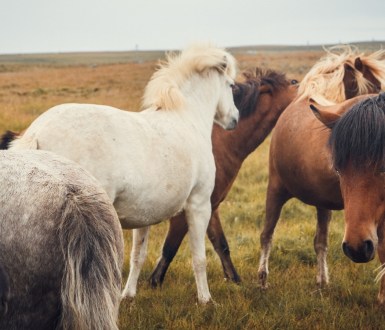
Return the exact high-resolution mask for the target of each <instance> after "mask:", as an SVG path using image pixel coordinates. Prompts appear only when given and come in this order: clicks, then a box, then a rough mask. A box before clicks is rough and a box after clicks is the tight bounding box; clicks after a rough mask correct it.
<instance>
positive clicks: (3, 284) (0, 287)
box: [0, 264, 10, 317]
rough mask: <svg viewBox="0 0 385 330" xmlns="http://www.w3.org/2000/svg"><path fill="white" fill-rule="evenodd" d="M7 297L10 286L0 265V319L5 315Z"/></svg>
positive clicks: (6, 275)
mask: <svg viewBox="0 0 385 330" xmlns="http://www.w3.org/2000/svg"><path fill="white" fill-rule="evenodd" d="M9 297H10V285H9V278H8V274H7V272H6V271H5V269H4V267H3V266H2V265H1V264H0V317H1V316H4V315H5V314H6V313H7V310H8V301H9Z"/></svg>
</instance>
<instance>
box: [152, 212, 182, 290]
mask: <svg viewBox="0 0 385 330" xmlns="http://www.w3.org/2000/svg"><path fill="white" fill-rule="evenodd" d="M187 231H188V226H187V221H186V216H185V213H184V212H182V213H181V214H179V215H177V216H175V217H173V218H171V219H170V226H169V228H168V232H167V236H166V239H165V241H164V244H163V249H162V255H161V257H160V258H159V259H158V261H157V264H156V266H155V268H154V270H153V272H152V274H151V276H150V279H149V282H150V285H151V287H153V288H156V287H158V286H161V285H162V284H163V280H164V277H165V275H166V272H167V269H168V267H169V266H170V264H171V262H172V260H173V259H174V257H175V255H176V253H177V252H178V249H179V247H180V245H181V243H182V241H183V239H184V237H185V236H186V234H187Z"/></svg>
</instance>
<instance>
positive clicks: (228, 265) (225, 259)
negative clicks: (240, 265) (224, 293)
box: [207, 209, 241, 283]
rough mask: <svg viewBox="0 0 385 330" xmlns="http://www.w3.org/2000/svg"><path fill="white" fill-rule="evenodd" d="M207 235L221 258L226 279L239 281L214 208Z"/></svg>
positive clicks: (217, 212) (217, 213)
mask: <svg viewBox="0 0 385 330" xmlns="http://www.w3.org/2000/svg"><path fill="white" fill-rule="evenodd" d="M207 235H208V237H209V239H210V241H211V243H212V245H213V246H214V249H215V251H216V253H217V254H218V256H219V258H220V259H221V263H222V268H223V273H224V275H225V278H226V279H230V280H231V281H233V282H235V283H239V282H240V281H241V278H240V277H239V275H238V273H237V270H236V269H235V267H234V265H233V262H232V261H231V257H230V248H229V245H228V243H227V240H226V236H225V233H224V232H223V229H222V225H221V220H220V218H219V211H218V209H216V210H214V211H213V213H212V215H211V219H210V222H209V226H208V228H207Z"/></svg>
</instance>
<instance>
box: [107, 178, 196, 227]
mask: <svg viewBox="0 0 385 330" xmlns="http://www.w3.org/2000/svg"><path fill="white" fill-rule="evenodd" d="M169 189H172V188H171V186H170V188H169ZM188 196H189V194H188V192H187V190H186V191H185V192H181V191H168V192H167V190H164V191H161V192H159V191H158V192H156V191H154V190H153V191H152V192H149V193H148V194H143V193H141V194H121V195H119V196H117V198H116V199H115V202H114V207H115V209H116V211H117V213H118V217H119V220H120V222H121V225H122V227H123V228H124V229H133V228H140V227H146V226H150V225H153V224H157V223H159V222H161V221H163V220H166V219H168V218H171V217H172V216H174V215H176V214H177V213H179V212H181V211H182V210H183V208H184V206H185V203H186V200H187V198H188Z"/></svg>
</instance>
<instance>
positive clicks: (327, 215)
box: [314, 207, 331, 288]
mask: <svg viewBox="0 0 385 330" xmlns="http://www.w3.org/2000/svg"><path fill="white" fill-rule="evenodd" d="M330 219H331V211H330V210H327V209H324V208H320V207H317V229H316V234H315V237H314V251H315V253H316V255H317V284H318V285H319V286H320V287H321V288H322V287H324V286H325V285H327V284H328V283H329V274H328V266H327V261H326V257H327V250H328V232H329V223H330Z"/></svg>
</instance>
